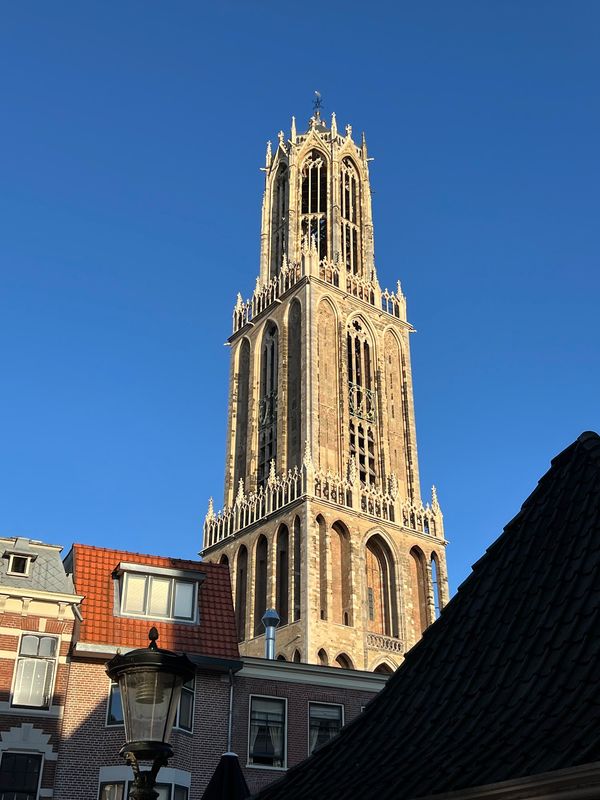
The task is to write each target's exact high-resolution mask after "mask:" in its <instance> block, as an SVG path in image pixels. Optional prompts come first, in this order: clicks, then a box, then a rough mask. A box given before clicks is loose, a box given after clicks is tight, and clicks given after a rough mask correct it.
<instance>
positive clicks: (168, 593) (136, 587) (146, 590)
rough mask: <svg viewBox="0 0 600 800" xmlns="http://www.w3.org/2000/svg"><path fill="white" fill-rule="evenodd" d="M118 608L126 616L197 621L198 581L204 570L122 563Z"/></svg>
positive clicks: (173, 620)
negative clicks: (194, 570)
mask: <svg viewBox="0 0 600 800" xmlns="http://www.w3.org/2000/svg"><path fill="white" fill-rule="evenodd" d="M118 573H120V576H119V577H120V579H121V580H120V585H119V589H120V591H119V606H120V608H119V611H120V613H121V614H122V615H123V616H127V617H145V618H148V619H164V620H171V621H172V622H197V621H198V585H199V583H200V582H201V581H202V580H203V579H204V573H200V572H189V573H187V571H183V570H169V569H160V568H158V567H156V568H152V567H150V568H144V567H142V566H141V565H138V564H121V565H120V569H119V570H118Z"/></svg>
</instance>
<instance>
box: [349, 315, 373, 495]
mask: <svg viewBox="0 0 600 800" xmlns="http://www.w3.org/2000/svg"><path fill="white" fill-rule="evenodd" d="M346 345H347V347H346V349H347V359H348V407H349V412H350V436H349V438H350V458H351V459H352V460H353V461H354V462H355V464H356V472H357V474H358V476H359V478H360V480H361V481H362V483H364V484H367V485H370V484H374V483H376V481H377V476H378V467H377V454H376V444H375V428H374V424H373V423H374V422H375V379H374V374H373V356H372V350H371V344H370V341H369V337H368V335H367V332H366V330H365V327H364V325H363V324H362V323H361V321H360V320H358V319H355V320H354V321H353V322H352V324H351V325H350V326H349V328H348V333H347V336H346Z"/></svg>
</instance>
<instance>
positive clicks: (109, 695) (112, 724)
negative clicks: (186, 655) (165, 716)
mask: <svg viewBox="0 0 600 800" xmlns="http://www.w3.org/2000/svg"><path fill="white" fill-rule="evenodd" d="M193 681H194V692H193V700H192V727H191V729H188V728H182V727H181V726H180V725H179V711H180V707H181V706H180V703H181V698H180V700H179V703H178V704H177V712H176V714H175V724H174V725H173V729H174V730H177V731H181V733H185V734H187V735H188V736H189V735H191V734H193V733H194V716H195V713H196V676H195V675H194V677H193ZM116 685H117V682H116V681H111V680H109V681H108V691H107V694H106V714H105V717H104V726H105V727H106V728H122V727H123V725H124V722H110V721H109V720H110V702H111V698H112V696H113V691H114V690H113V686H116ZM122 709H123V698H121V710H122ZM118 782H119V781H115V783H118ZM166 782H167V783H168V781H166ZM102 783H110V781H102ZM177 785H178V786H179V785H181V784H177ZM98 791H100V790H98Z"/></svg>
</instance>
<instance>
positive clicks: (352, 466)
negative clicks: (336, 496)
mask: <svg viewBox="0 0 600 800" xmlns="http://www.w3.org/2000/svg"><path fill="white" fill-rule="evenodd" d="M348 483H349V484H351V485H354V484H355V483H356V461H355V460H354V459H353V458H349V459H348Z"/></svg>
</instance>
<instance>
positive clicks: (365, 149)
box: [362, 131, 367, 161]
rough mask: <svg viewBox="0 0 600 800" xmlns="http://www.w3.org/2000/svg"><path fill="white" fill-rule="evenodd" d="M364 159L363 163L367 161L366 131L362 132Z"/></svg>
mask: <svg viewBox="0 0 600 800" xmlns="http://www.w3.org/2000/svg"><path fill="white" fill-rule="evenodd" d="M362 157H363V161H366V160H367V137H366V136H365V132H364V131H363V132H362Z"/></svg>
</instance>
